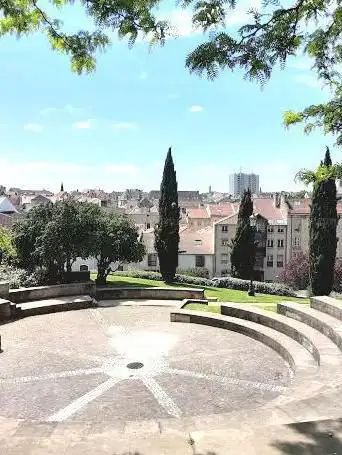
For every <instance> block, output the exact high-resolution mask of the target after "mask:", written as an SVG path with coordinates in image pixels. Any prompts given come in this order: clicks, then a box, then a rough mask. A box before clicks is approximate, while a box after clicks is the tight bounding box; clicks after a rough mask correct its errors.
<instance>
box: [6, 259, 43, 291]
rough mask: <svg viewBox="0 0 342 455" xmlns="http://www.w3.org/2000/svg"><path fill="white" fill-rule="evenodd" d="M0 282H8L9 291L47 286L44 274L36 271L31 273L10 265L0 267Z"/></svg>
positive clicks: (39, 270)
mask: <svg viewBox="0 0 342 455" xmlns="http://www.w3.org/2000/svg"><path fill="white" fill-rule="evenodd" d="M0 281H8V282H9V286H10V289H18V288H31V287H35V286H41V285H44V284H48V282H47V275H46V272H45V271H44V270H42V269H37V270H36V271H35V272H33V273H29V272H28V271H27V270H24V269H20V268H18V267H14V266H12V265H8V264H7V265H5V264H1V265H0Z"/></svg>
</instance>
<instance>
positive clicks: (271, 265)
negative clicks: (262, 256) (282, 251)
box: [267, 255, 273, 267]
mask: <svg viewBox="0 0 342 455" xmlns="http://www.w3.org/2000/svg"><path fill="white" fill-rule="evenodd" d="M267 267H273V255H269V256H267Z"/></svg>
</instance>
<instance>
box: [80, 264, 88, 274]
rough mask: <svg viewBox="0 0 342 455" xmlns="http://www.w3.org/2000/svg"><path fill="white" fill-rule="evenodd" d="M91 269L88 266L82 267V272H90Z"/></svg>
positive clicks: (83, 265)
mask: <svg viewBox="0 0 342 455" xmlns="http://www.w3.org/2000/svg"><path fill="white" fill-rule="evenodd" d="M88 271H89V267H88V266H87V265H86V264H82V265H80V272H88Z"/></svg>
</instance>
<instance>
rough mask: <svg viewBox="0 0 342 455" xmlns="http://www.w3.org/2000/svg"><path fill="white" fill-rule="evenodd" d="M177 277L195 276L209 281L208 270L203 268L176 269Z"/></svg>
mask: <svg viewBox="0 0 342 455" xmlns="http://www.w3.org/2000/svg"><path fill="white" fill-rule="evenodd" d="M177 275H185V276H195V277H198V278H206V279H209V270H208V269H206V268H204V267H192V268H191V269H186V270H184V269H178V270H177Z"/></svg>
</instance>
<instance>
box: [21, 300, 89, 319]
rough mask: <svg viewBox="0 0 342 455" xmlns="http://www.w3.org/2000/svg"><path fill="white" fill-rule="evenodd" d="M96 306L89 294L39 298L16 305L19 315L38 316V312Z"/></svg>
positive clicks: (53, 311)
mask: <svg viewBox="0 0 342 455" xmlns="http://www.w3.org/2000/svg"><path fill="white" fill-rule="evenodd" d="M93 306H94V299H93V298H92V297H90V296H89V295H75V296H70V297H58V298H56V299H47V300H37V301H36V302H26V303H20V304H17V305H16V311H17V316H19V317H26V316H36V315H38V314H48V313H56V312H58V311H71V310H81V309H84V308H91V307H93Z"/></svg>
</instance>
